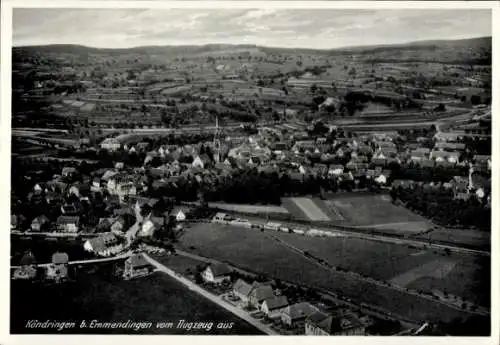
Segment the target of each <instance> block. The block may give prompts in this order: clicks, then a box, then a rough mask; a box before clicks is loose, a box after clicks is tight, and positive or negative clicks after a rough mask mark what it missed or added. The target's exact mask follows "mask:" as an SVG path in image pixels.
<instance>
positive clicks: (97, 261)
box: [10, 252, 131, 268]
mask: <svg viewBox="0 0 500 345" xmlns="http://www.w3.org/2000/svg"><path fill="white" fill-rule="evenodd" d="M130 255H131V253H130V252H127V253H124V254H120V255H117V256H112V257H109V258H102V259H90V260H77V261H69V262H68V265H88V264H97V263H103V262H109V261H116V260H122V259H126V258H128V257H129V256H130ZM50 265H52V263H45V264H37V265H36V266H38V267H48V266H50ZM19 267H21V266H10V268H19Z"/></svg>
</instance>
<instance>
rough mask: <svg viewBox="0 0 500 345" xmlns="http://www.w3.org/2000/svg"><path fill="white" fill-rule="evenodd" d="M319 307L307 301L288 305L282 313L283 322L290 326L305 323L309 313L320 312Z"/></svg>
mask: <svg viewBox="0 0 500 345" xmlns="http://www.w3.org/2000/svg"><path fill="white" fill-rule="evenodd" d="M318 311H319V310H318V308H316V307H315V306H313V305H311V304H310V303H307V302H301V303H296V304H293V305H290V306H288V307H286V308H285V309H284V310H283V312H282V313H281V322H282V323H284V324H285V325H288V326H296V325H300V324H303V323H304V322H305V320H306V318H307V317H309V315H312V314H313V313H316V312H318Z"/></svg>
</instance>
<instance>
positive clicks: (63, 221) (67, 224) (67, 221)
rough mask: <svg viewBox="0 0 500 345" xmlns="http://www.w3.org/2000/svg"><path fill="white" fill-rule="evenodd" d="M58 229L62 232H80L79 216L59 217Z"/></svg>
mask: <svg viewBox="0 0 500 345" xmlns="http://www.w3.org/2000/svg"><path fill="white" fill-rule="evenodd" d="M56 225H57V231H60V232H72V233H75V232H78V230H79V226H80V217H79V216H60V217H59V218H57V222H56Z"/></svg>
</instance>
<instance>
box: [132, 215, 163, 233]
mask: <svg viewBox="0 0 500 345" xmlns="http://www.w3.org/2000/svg"><path fill="white" fill-rule="evenodd" d="M164 225H165V218H163V217H149V218H148V219H146V220H145V221H144V223H142V226H141V230H140V232H139V234H138V235H139V236H142V237H151V236H152V235H153V234H154V233H155V231H157V230H159V229H161V228H162V227H163V226H164Z"/></svg>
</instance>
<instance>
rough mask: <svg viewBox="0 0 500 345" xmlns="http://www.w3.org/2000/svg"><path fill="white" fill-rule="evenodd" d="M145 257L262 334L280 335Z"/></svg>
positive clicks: (160, 269) (156, 266)
mask: <svg viewBox="0 0 500 345" xmlns="http://www.w3.org/2000/svg"><path fill="white" fill-rule="evenodd" d="M144 257H145V259H146V260H147V261H148V262H149V263H150V264H151V265H153V266H154V267H155V268H156V269H157V270H158V271H160V272H162V273H166V274H168V275H169V276H170V277H172V278H174V279H175V280H177V281H178V282H180V283H182V284H184V285H186V286H187V287H188V288H189V289H190V290H192V291H194V292H196V293H198V294H200V295H202V296H203V297H205V298H207V299H209V300H211V301H212V302H214V303H217V304H218V305H219V306H221V307H222V308H224V309H226V310H228V311H229V312H231V313H233V314H234V315H236V316H238V317H239V318H241V319H243V320H245V321H247V322H248V323H250V324H251V325H253V326H254V327H256V328H257V329H259V330H261V331H262V332H264V333H266V334H268V335H278V333H276V332H275V331H274V330H272V329H271V328H270V327H268V326H267V325H264V324H262V323H260V322H259V321H258V320H256V319H254V318H252V317H251V316H250V315H249V314H248V313H246V312H245V311H244V310H242V309H239V308H237V307H234V306H232V305H230V304H228V303H226V302H224V301H223V300H222V299H221V298H220V297H219V296H216V295H214V294H212V293H210V292H208V291H206V290H205V289H202V288H201V287H199V286H198V285H196V284H195V283H193V282H192V281H190V280H188V279H186V278H184V277H182V276H180V275H179V274H177V273H175V272H174V271H172V270H171V269H169V268H168V267H166V266H164V265H162V264H161V263H159V262H158V261H156V260H154V259H153V258H151V257H150V256H149V255H147V254H144Z"/></svg>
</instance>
